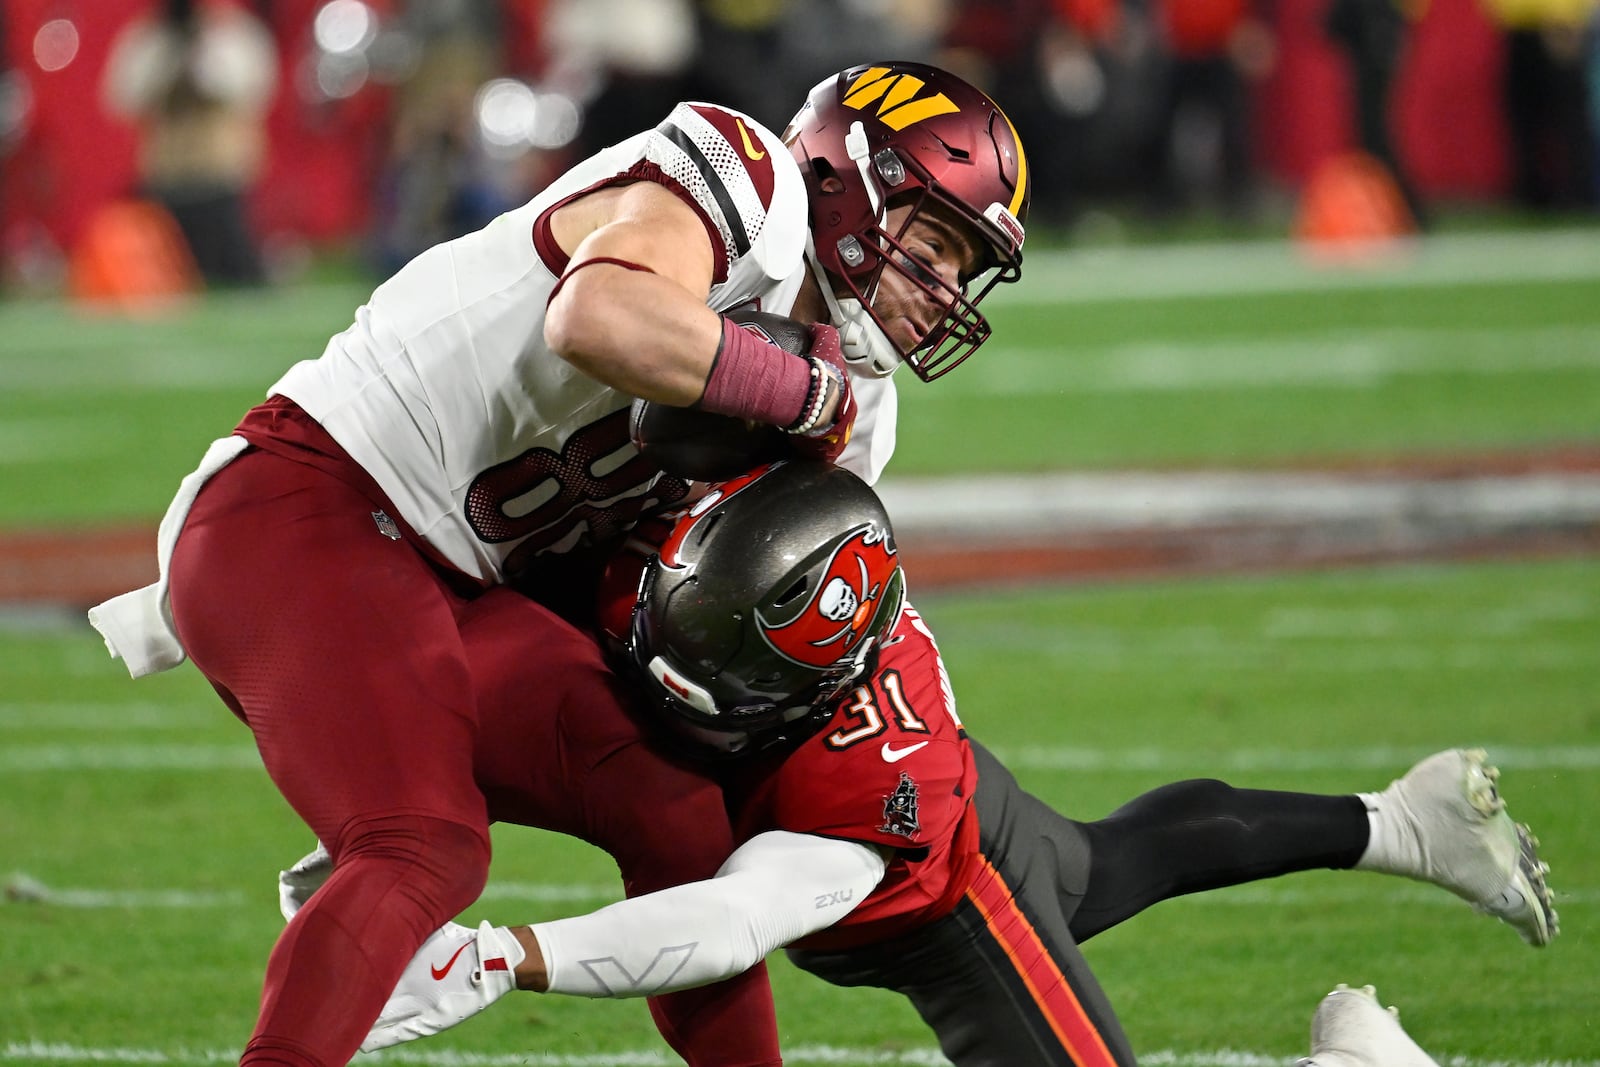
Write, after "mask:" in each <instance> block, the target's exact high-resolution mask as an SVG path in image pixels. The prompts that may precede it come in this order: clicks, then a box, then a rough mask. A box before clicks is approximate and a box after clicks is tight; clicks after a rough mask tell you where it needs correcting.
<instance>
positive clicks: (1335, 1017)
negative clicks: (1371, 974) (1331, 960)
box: [1295, 983, 1439, 1067]
mask: <svg viewBox="0 0 1600 1067" xmlns="http://www.w3.org/2000/svg"><path fill="white" fill-rule="evenodd" d="M1295 1067H1439V1065H1438V1063H1436V1062H1435V1061H1434V1060H1433V1058H1432V1057H1430V1056H1429V1055H1428V1054H1427V1053H1426V1052H1424V1051H1422V1049H1421V1048H1420V1047H1419V1046H1418V1045H1417V1043H1416V1042H1415V1041H1413V1040H1411V1038H1410V1036H1409V1035H1408V1034H1407V1033H1406V1032H1405V1030H1404V1029H1403V1028H1402V1027H1401V1026H1400V1013H1399V1011H1397V1010H1396V1009H1394V1008H1384V1007H1382V1006H1380V1005H1379V1004H1378V991H1377V990H1376V989H1373V988H1372V987H1371V986H1362V987H1361V988H1360V989H1351V988H1350V987H1349V986H1347V985H1345V984H1343V983H1340V984H1339V986H1338V988H1336V989H1335V990H1334V991H1333V992H1332V993H1329V994H1328V995H1327V996H1325V997H1323V998H1322V1003H1320V1004H1318V1005H1317V1013H1316V1014H1315V1015H1313V1016H1312V1017H1311V1058H1310V1059H1304V1060H1300V1061H1298V1062H1297V1063H1296V1065H1295Z"/></svg>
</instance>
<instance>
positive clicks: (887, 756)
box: [879, 741, 928, 763]
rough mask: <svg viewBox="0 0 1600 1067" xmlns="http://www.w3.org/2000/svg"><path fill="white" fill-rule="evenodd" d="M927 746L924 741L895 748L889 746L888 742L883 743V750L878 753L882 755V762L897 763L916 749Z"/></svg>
mask: <svg viewBox="0 0 1600 1067" xmlns="http://www.w3.org/2000/svg"><path fill="white" fill-rule="evenodd" d="M927 745H928V742H926V741H918V742H917V743H916V744H914V745H907V746H906V747H905V748H895V747H894V746H893V745H891V744H889V742H887V741H885V742H884V743H883V748H881V749H879V751H880V752H881V753H882V754H883V762H885V763H899V762H900V761H901V760H903V759H905V758H906V757H907V756H909V755H911V753H913V752H915V751H916V750H917V749H919V748H926V747H927Z"/></svg>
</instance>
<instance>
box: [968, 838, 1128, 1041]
mask: <svg viewBox="0 0 1600 1067" xmlns="http://www.w3.org/2000/svg"><path fill="white" fill-rule="evenodd" d="M967 899H968V900H970V901H972V903H973V906H974V907H976V908H977V909H978V912H979V914H981V915H982V916H983V919H984V922H985V923H987V924H988V927H989V932H990V933H991V934H993V935H994V938H995V940H996V941H997V942H998V943H999V944H1000V946H1001V947H1002V948H1003V949H1004V950H1005V953H1006V958H1007V959H1009V960H1010V961H1011V962H1012V964H1013V965H1014V966H1015V967H1016V969H1017V975H1018V976H1019V977H1020V978H1021V979H1022V982H1023V984H1024V985H1025V986H1027V989H1028V993H1029V995H1030V996H1031V997H1032V998H1033V1002H1034V1003H1035V1004H1036V1005H1038V1007H1039V1011H1040V1012H1041V1013H1043V1015H1044V1017H1045V1021H1046V1022H1048V1023H1049V1024H1050V1029H1051V1030H1052V1031H1053V1032H1054V1033H1055V1035H1056V1039H1057V1040H1059V1041H1060V1042H1061V1045H1062V1047H1063V1048H1065V1049H1066V1050H1067V1053H1068V1054H1069V1055H1070V1056H1071V1057H1072V1060H1073V1062H1074V1063H1077V1064H1078V1065H1079V1067H1117V1061H1116V1057H1114V1056H1112V1054H1111V1050H1110V1049H1108V1048H1107V1047H1106V1043H1105V1041H1104V1039H1102V1038H1101V1036H1100V1031H1099V1029H1098V1028H1097V1027H1096V1026H1095V1024H1094V1020H1093V1019H1091V1018H1090V1017H1089V1013H1088V1012H1086V1011H1084V1009H1083V1004H1082V1003H1081V1002H1080V1001H1079V1000H1078V996H1077V994H1076V993H1074V992H1073V990H1072V985H1071V984H1070V983H1069V982H1068V981H1067V977H1066V975H1064V974H1062V973H1061V968H1060V967H1058V966H1056V962H1055V960H1053V959H1052V958H1051V957H1050V953H1049V951H1048V950H1047V949H1046V948H1045V946H1044V942H1043V941H1041V940H1040V939H1039V935H1038V934H1037V933H1036V932H1035V931H1034V929H1033V924H1032V923H1030V922H1029V921H1028V918H1027V916H1025V915H1023V914H1022V911H1021V910H1020V909H1019V908H1018V907H1017V904H1016V900H1015V898H1014V897H1013V894H1012V892H1011V888H1010V887H1009V886H1008V885H1006V881H1005V878H1004V877H1002V876H1001V874H1000V872H999V871H997V870H995V869H994V866H993V865H992V864H990V863H989V861H988V860H987V859H986V858H984V857H983V856H979V857H978V858H977V871H976V874H975V875H974V877H973V879H972V884H971V885H970V886H969V887H968V888H967Z"/></svg>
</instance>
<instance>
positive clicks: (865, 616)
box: [756, 526, 900, 667]
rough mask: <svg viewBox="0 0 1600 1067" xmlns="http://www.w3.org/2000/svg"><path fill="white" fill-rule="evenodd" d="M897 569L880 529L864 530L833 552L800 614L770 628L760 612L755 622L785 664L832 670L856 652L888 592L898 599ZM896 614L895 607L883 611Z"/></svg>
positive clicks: (896, 605) (895, 605)
mask: <svg viewBox="0 0 1600 1067" xmlns="http://www.w3.org/2000/svg"><path fill="white" fill-rule="evenodd" d="M899 570H900V563H899V561H898V560H897V559H896V558H895V550H894V544H893V542H892V541H890V540H889V538H888V537H887V536H886V535H885V533H884V531H883V530H881V529H876V528H874V527H870V526H868V527H863V528H861V529H859V530H857V531H856V532H855V533H853V534H851V535H850V537H849V538H848V539H847V540H846V541H845V542H844V543H843V544H841V545H840V546H839V547H838V548H837V549H835V550H834V553H833V557H832V558H831V559H829V560H828V565H827V567H825V568H824V569H823V571H822V573H821V577H820V579H819V580H818V581H817V583H816V585H815V586H814V587H813V589H812V592H811V599H810V600H809V601H808V602H807V603H806V606H805V607H804V608H802V609H801V611H800V614H799V615H797V616H795V618H794V619H792V620H791V621H789V622H786V623H782V624H780V625H777V626H774V625H773V624H772V623H771V622H769V621H768V620H767V618H766V617H765V615H764V613H763V612H760V611H758V612H757V613H756V622H757V623H758V624H759V626H760V628H761V635H762V636H763V637H765V638H766V640H767V644H769V645H771V646H772V648H773V650H774V651H776V652H777V653H778V654H779V655H781V656H783V657H784V658H785V659H788V660H792V661H793V662H795V663H802V664H805V665H806V666H809V667H831V666H833V665H834V664H836V663H838V662H840V661H841V660H844V659H847V658H848V657H849V656H851V655H852V654H854V653H855V652H856V651H857V650H858V649H859V647H860V646H861V642H862V639H863V638H864V637H866V635H867V630H868V628H869V627H870V626H871V625H872V623H873V620H874V618H875V617H876V616H877V614H878V611H879V609H880V608H883V607H885V606H886V605H884V604H882V603H880V598H881V597H883V596H884V594H885V592H886V591H888V592H889V593H890V594H891V595H892V596H895V597H896V599H898V592H899V583H898V582H896V581H895V578H896V575H897V573H898V571H899ZM887 606H889V607H890V608H892V609H895V610H898V604H891V605H887Z"/></svg>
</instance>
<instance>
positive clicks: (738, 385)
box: [694, 318, 814, 427]
mask: <svg viewBox="0 0 1600 1067" xmlns="http://www.w3.org/2000/svg"><path fill="white" fill-rule="evenodd" d="M813 388H814V387H813V384H812V368H811V361H810V360H808V359H806V358H805V357H804V356H795V355H791V354H789V353H788V352H785V351H784V350H783V349H781V348H779V347H778V346H777V345H775V344H773V343H771V342H770V341H766V340H763V339H762V338H761V337H759V336H758V335H756V334H755V333H753V332H751V331H750V330H746V329H744V328H742V327H740V326H739V325H737V324H736V323H735V322H734V321H733V320H732V319H728V318H724V319H723V320H722V341H721V343H720V344H719V345H718V346H717V355H716V358H715V359H713V360H712V362H711V373H710V374H708V375H706V388H705V392H704V393H702V394H701V396H700V399H699V400H698V401H696V402H695V405H694V406H695V407H697V408H699V409H701V410H702V411H710V412H714V413H716V414H718V415H734V416H737V417H738V418H741V419H751V420H753V421H755V422H765V423H770V424H772V425H774V426H785V427H787V426H792V425H795V424H796V423H798V422H800V421H801V420H802V419H803V418H804V417H805V415H806V413H807V410H808V408H807V405H808V403H809V402H810V400H811V395H812V391H813Z"/></svg>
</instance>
